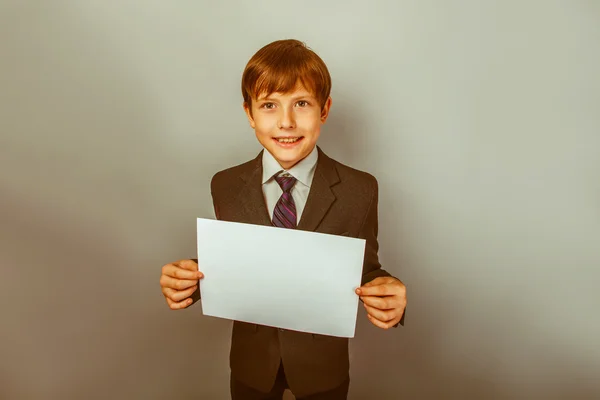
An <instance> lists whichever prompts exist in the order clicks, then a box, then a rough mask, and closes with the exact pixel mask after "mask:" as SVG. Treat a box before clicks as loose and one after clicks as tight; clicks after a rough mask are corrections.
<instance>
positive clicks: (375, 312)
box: [365, 304, 397, 322]
mask: <svg viewBox="0 0 600 400" xmlns="http://www.w3.org/2000/svg"><path fill="white" fill-rule="evenodd" d="M365 309H366V310H367V313H368V315H370V316H371V317H374V318H376V319H377V320H379V321H381V322H389V321H391V320H393V319H394V318H396V317H397V315H396V314H397V312H396V310H389V311H384V310H380V309H378V308H374V307H371V306H368V305H366V304H365Z"/></svg>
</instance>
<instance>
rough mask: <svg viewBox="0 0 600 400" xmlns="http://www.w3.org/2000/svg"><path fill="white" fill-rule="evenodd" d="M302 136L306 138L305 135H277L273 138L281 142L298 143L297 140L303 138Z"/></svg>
mask: <svg viewBox="0 0 600 400" xmlns="http://www.w3.org/2000/svg"><path fill="white" fill-rule="evenodd" d="M302 138H304V136H297V137H276V138H273V139H275V140H276V141H278V142H279V143H288V144H289V143H296V142H297V141H299V140H301V139H302Z"/></svg>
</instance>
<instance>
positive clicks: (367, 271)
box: [358, 177, 406, 327]
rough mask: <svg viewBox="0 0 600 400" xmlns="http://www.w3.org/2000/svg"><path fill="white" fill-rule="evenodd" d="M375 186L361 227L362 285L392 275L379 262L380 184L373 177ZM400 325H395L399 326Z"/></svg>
mask: <svg viewBox="0 0 600 400" xmlns="http://www.w3.org/2000/svg"><path fill="white" fill-rule="evenodd" d="M372 180H373V183H372V184H373V187H372V195H371V202H370V204H369V208H368V210H367V213H366V215H365V219H364V221H363V223H362V226H361V228H360V233H359V236H358V237H359V238H361V239H365V240H366V245H365V258H364V262H363V275H362V280H361V285H364V284H365V283H367V282H370V281H372V280H373V279H375V278H378V277H382V276H392V275H391V274H390V273H389V272H387V271H386V270H384V269H383V268H381V264H380V262H379V256H378V251H379V242H378V241H377V235H378V233H379V232H378V230H379V223H378V203H379V185H378V183H377V179H375V177H372ZM405 315H406V310H405V311H404V314H403V315H402V318H401V319H400V322H399V324H400V325H402V326H404V316H405ZM397 326H398V325H395V327H397Z"/></svg>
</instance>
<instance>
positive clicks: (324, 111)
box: [321, 96, 332, 124]
mask: <svg viewBox="0 0 600 400" xmlns="http://www.w3.org/2000/svg"><path fill="white" fill-rule="evenodd" d="M331 102H332V100H331V96H329V97H328V98H327V101H326V102H325V104H324V105H323V108H322V109H321V123H322V124H324V123H325V121H327V117H328V116H329V110H330V109H331Z"/></svg>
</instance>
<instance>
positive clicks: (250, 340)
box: [211, 148, 390, 397]
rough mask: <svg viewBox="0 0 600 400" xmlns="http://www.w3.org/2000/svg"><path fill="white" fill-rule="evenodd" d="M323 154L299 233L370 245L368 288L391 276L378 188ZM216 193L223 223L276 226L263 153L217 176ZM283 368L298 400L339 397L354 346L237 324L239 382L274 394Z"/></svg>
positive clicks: (234, 344)
mask: <svg viewBox="0 0 600 400" xmlns="http://www.w3.org/2000/svg"><path fill="white" fill-rule="evenodd" d="M263 151H264V150H263ZM318 152H319V158H318V162H317V167H316V170H315V175H314V178H313V182H312V185H311V189H310V193H309V196H308V199H307V203H306V206H305V208H304V212H303V213H302V217H301V219H300V222H299V224H298V227H297V229H301V230H305V231H316V232H321V233H329V234H334V235H347V236H350V237H355V238H362V239H365V240H366V248H365V257H364V266H363V276H362V283H363V284H364V283H366V282H369V281H371V280H373V279H374V278H376V277H379V276H389V275H390V274H389V273H387V272H386V271H384V270H383V269H381V265H380V263H379V260H378V256H377V251H378V243H377V229H378V228H377V202H378V187H377V180H376V179H375V177H373V176H372V175H369V174H367V173H365V172H361V171H358V170H356V169H353V168H350V167H348V166H345V165H343V164H340V163H339V162H337V161H335V160H333V159H331V158H329V157H328V156H326V155H325V154H324V153H323V151H322V150H321V149H320V148H318ZM211 192H212V197H213V204H214V208H215V214H216V216H217V219H219V220H222V221H233V222H243V223H249V224H256V225H269V226H270V225H271V219H270V216H269V214H268V212H267V208H266V205H265V201H264V197H263V192H262V152H261V153H260V154H259V155H258V156H257V157H256V158H255V159H253V160H251V161H249V162H246V163H244V164H241V165H238V166H235V167H232V168H229V169H226V170H224V171H221V172H219V173H217V174H216V175H215V176H214V177H213V179H212V182H211ZM265 248H266V246H265ZM280 360H282V362H283V365H284V368H285V372H286V378H287V381H288V384H289V386H290V389H291V390H292V391H293V392H294V394H295V395H296V396H300V397H303V396H306V395H309V394H312V393H316V392H321V391H325V390H328V389H332V388H334V387H336V386H338V385H339V384H341V383H342V382H343V381H344V380H345V379H347V378H348V374H349V357H348V339H347V338H338V337H332V336H324V335H315V334H310V333H303V332H297V331H291V330H282V329H276V328H273V327H268V326H263V325H256V324H250V323H245V322H240V321H234V324H233V332H232V338H231V352H230V366H231V374H232V376H233V377H234V378H235V379H237V380H239V381H241V382H242V383H244V384H246V385H248V386H250V387H253V388H256V389H258V390H261V391H264V392H267V391H269V390H270V389H271V387H272V385H273V383H274V380H275V377H276V375H277V370H278V368H279V363H280Z"/></svg>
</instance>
